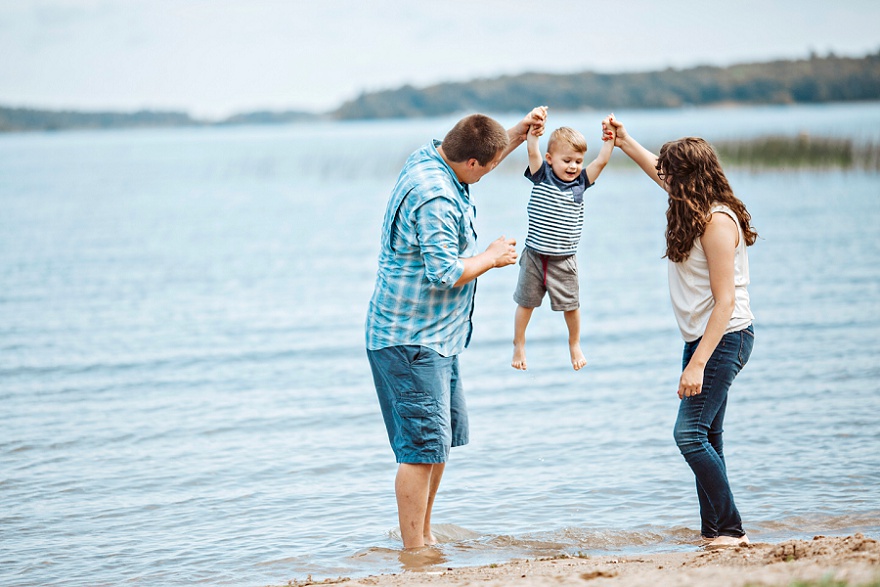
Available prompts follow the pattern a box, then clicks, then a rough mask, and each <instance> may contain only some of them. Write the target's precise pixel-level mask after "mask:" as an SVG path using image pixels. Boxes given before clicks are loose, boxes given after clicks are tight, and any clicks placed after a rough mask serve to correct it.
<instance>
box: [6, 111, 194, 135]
mask: <svg viewBox="0 0 880 587" xmlns="http://www.w3.org/2000/svg"><path fill="white" fill-rule="evenodd" d="M195 124H198V122H197V121H196V120H193V119H192V118H190V116H189V115H188V114H185V113H183V112H154V111H151V110H142V111H140V112H127V113H126V112H76V111H70V110H35V109H31V108H0V132H14V131H24V130H64V129H70V128H96V129H98V128H118V127H148V126H191V125H195Z"/></svg>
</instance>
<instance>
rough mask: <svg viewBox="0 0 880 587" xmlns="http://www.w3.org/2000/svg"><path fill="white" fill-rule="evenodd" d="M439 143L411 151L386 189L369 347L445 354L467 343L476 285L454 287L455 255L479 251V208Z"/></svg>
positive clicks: (368, 329)
mask: <svg viewBox="0 0 880 587" xmlns="http://www.w3.org/2000/svg"><path fill="white" fill-rule="evenodd" d="M439 145H440V141H436V140H435V141H432V142H431V143H428V144H427V145H425V146H424V147H422V148H421V149H419V150H418V151H416V152H415V153H413V154H412V155H410V157H409V159H407V161H406V164H405V165H404V167H403V170H402V171H401V172H400V177H398V178H397V185H395V186H394V190H393V191H392V192H391V198H390V199H389V201H388V208H387V209H386V211H385V220H384V222H383V224H382V242H381V250H380V252H379V270H378V272H377V274H376V289H375V290H374V291H373V298H372V299H371V300H370V309H369V312H368V313H367V324H366V334H367V336H366V339H367V348H368V349H369V350H378V349H382V348H385V347H389V346H397V345H407V344H413V345H421V346H426V347H428V348H431V349H433V350H435V351H437V352H438V353H440V354H441V355H443V356H445V357H449V356H452V355H457V354H459V353H461V351H463V350H464V349H465V347H467V345H468V342H470V335H471V329H472V327H471V313H472V311H473V304H474V292H475V291H476V287H477V283H476V280H474V281H471V282H469V283H467V284H465V285H462V286H460V287H454V285H455V282H456V281H458V279H459V278H460V277H461V275H462V273H463V272H464V265H462V262H461V260H460V259H461V258H467V257H473V256H474V255H476V254H477V233H476V231H475V230H474V215H475V213H476V210H475V208H474V206H473V204H472V203H471V200H470V193H469V191H468V186H467V185H465V184H462V183H461V182H459V181H458V179H457V178H456V177H455V173H454V172H453V171H452V169H451V168H450V167H449V165H447V164H446V162H445V161H444V160H443V158H442V157H441V156H440V153H438V152H437V147H438V146H439Z"/></svg>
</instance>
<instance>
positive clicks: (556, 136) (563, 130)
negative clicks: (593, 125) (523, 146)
mask: <svg viewBox="0 0 880 587" xmlns="http://www.w3.org/2000/svg"><path fill="white" fill-rule="evenodd" d="M557 143H561V144H563V145H567V146H569V147H571V148H572V149H574V150H575V151H577V152H578V153H586V152H587V139H585V138H584V135H582V134H581V133H579V132H578V131H576V130H575V129H573V128H570V127H567V126H560V127H559V128H557V129H556V130H554V131H553V132H552V133H550V140H548V141H547V152H548V153H549V152H550V151H552V150H553V147H554V146H555V145H556V144H557Z"/></svg>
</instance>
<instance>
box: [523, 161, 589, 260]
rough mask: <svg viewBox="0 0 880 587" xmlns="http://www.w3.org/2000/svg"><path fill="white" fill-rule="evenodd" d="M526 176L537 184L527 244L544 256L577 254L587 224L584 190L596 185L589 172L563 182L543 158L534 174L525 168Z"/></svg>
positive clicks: (530, 208)
mask: <svg viewBox="0 0 880 587" xmlns="http://www.w3.org/2000/svg"><path fill="white" fill-rule="evenodd" d="M525 176H526V177H527V178H528V179H530V180H531V181H532V183H534V184H535V185H534V187H533V188H532V196H531V198H529V206H528V212H529V233H528V235H527V236H526V246H527V247H529V248H530V249H532V250H533V251H536V252H538V253H541V254H544V255H560V256H561V255H571V254H573V253H576V252H577V247H578V243H580V240H581V230H582V229H583V227H584V190H586V189H587V188H588V187H591V186H592V185H593V184H592V182H590V178H588V177H587V171H586V170H582V171H581V174H580V176H578V178H577V179H576V180H574V181H562V180H561V179H559V178H558V177H556V174H555V173H553V169H551V167H550V165H549V164H548V163H547V162H546V161H544V163H543V165H541V168H540V169H539V170H538V171H537V172H536V173H535V174H532V173H530V171H529V168H528V167H526V172H525Z"/></svg>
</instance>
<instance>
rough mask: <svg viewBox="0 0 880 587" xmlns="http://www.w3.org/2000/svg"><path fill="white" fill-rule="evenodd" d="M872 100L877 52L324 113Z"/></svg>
mask: <svg viewBox="0 0 880 587" xmlns="http://www.w3.org/2000/svg"><path fill="white" fill-rule="evenodd" d="M854 100H880V51H878V52H877V53H876V54H872V55H868V56H866V57H863V58H846V57H837V56H835V55H833V54H832V55H828V56H827V57H819V56H817V55H815V54H813V55H811V56H810V58H809V59H804V60H796V61H790V60H789V61H773V62H768V63H750V64H742V65H734V66H731V67H711V66H701V67H693V68H690V69H682V70H676V69H666V70H663V71H652V72H645V73H623V74H602V73H593V72H589V71H587V72H583V73H575V74H546V73H524V74H521V75H516V76H503V77H498V78H493V79H478V80H473V81H469V82H461V83H442V84H436V85H432V86H429V87H425V88H415V87H412V86H404V87H402V88H399V89H394V90H385V91H379V92H371V93H364V94H362V95H361V96H359V97H358V98H356V99H354V100H351V101H349V102H346V103H345V104H343V105H342V106H341V107H339V108H338V109H337V110H336V111H334V112H332V113H331V115H332V116H333V117H335V118H339V119H357V118H407V117H428V116H442V115H446V114H452V113H456V112H463V111H480V112H493V113H503V112H522V111H524V110H528V109H530V108H532V107H533V106H534V105H535V104H547V105H549V106H551V107H552V108H553V109H555V110H557V111H559V110H562V111H572V110H574V111H576V110H588V109H599V110H609V109H614V108H676V107H681V106H687V105H693V106H703V105H712V104H722V103H738V104H795V103H817V102H837V101H854Z"/></svg>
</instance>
